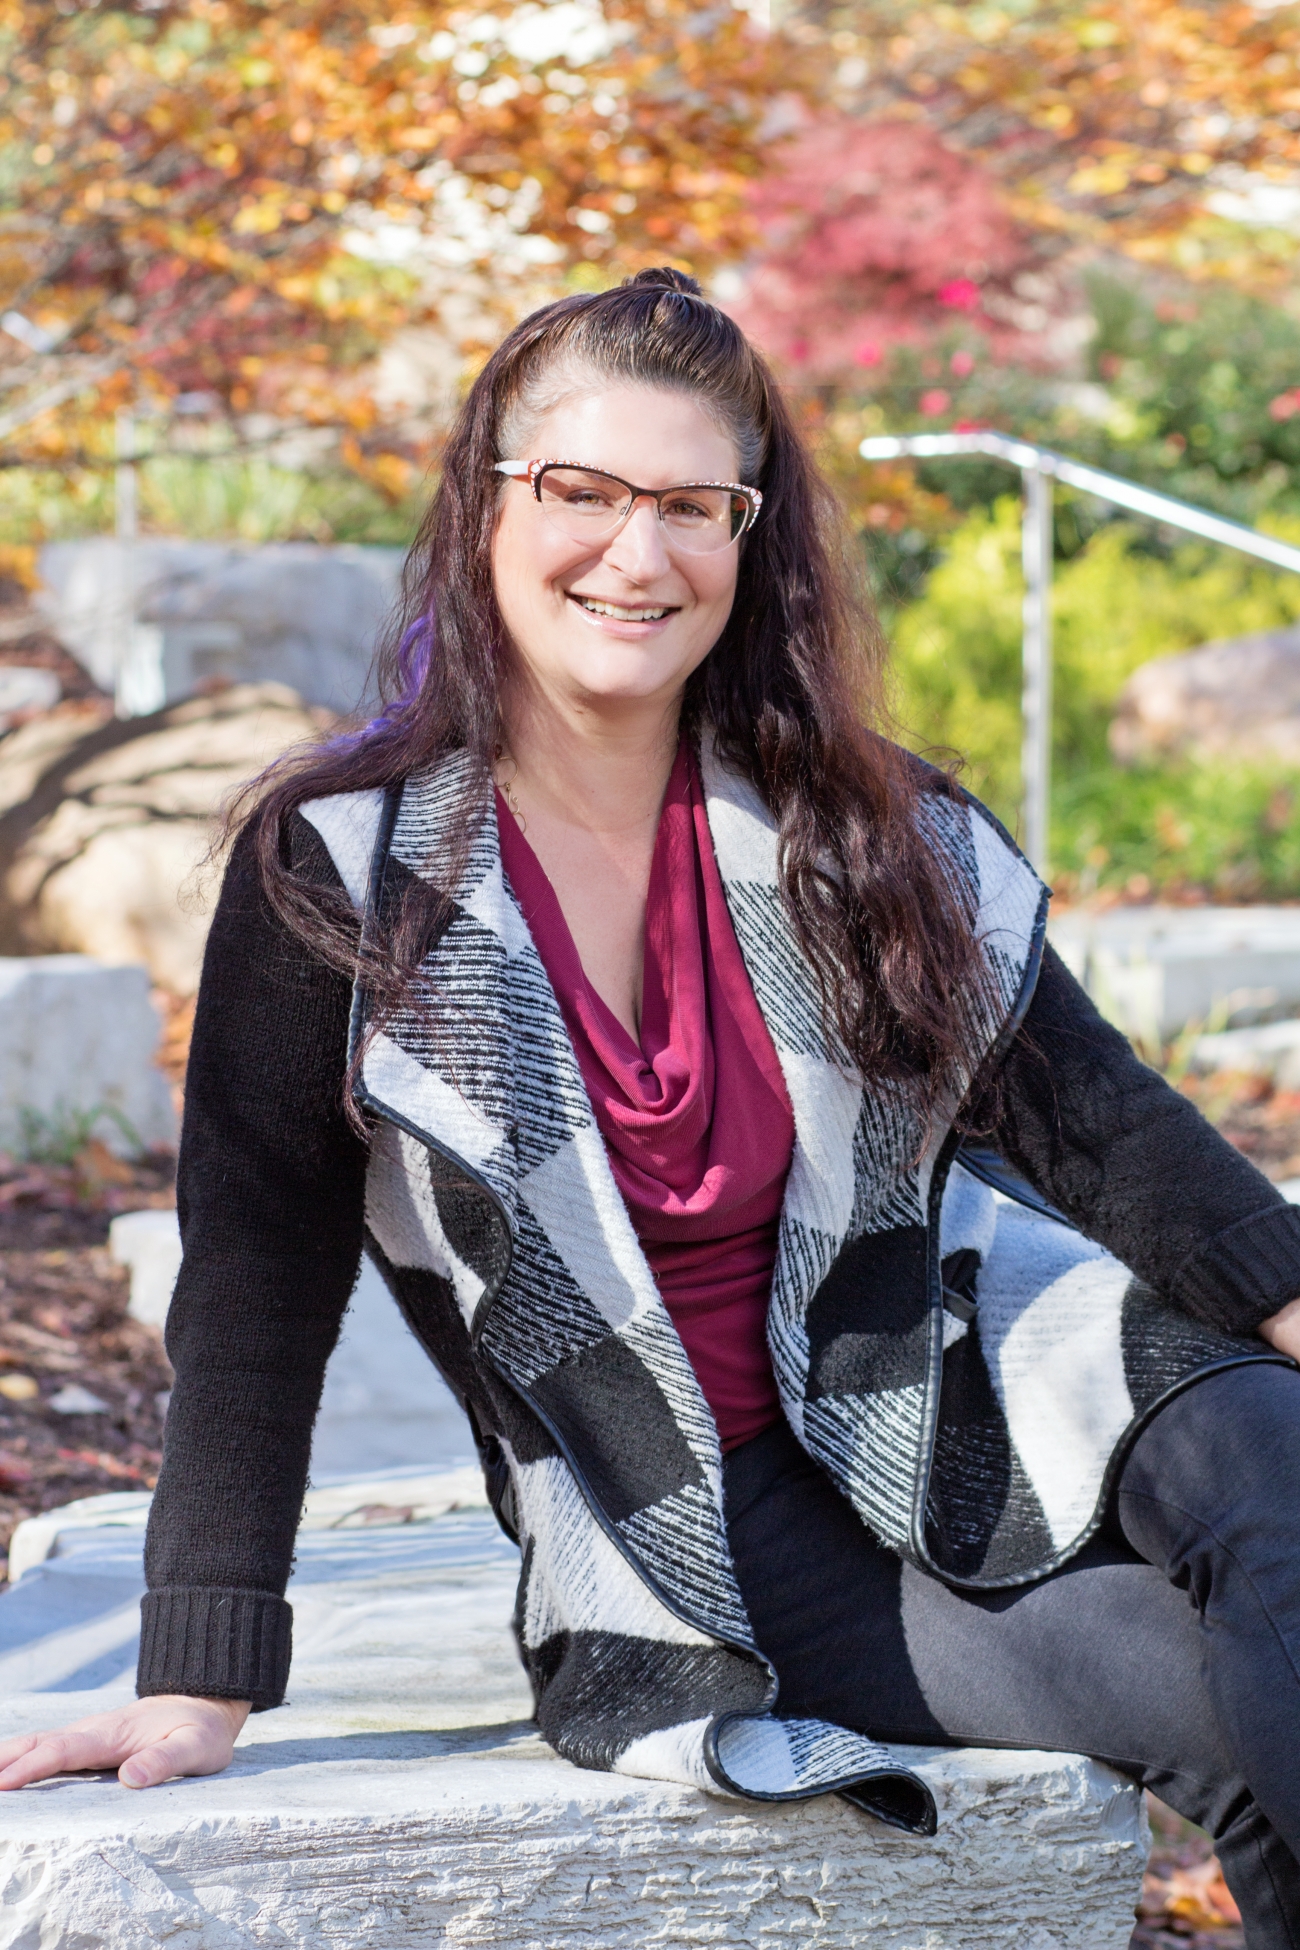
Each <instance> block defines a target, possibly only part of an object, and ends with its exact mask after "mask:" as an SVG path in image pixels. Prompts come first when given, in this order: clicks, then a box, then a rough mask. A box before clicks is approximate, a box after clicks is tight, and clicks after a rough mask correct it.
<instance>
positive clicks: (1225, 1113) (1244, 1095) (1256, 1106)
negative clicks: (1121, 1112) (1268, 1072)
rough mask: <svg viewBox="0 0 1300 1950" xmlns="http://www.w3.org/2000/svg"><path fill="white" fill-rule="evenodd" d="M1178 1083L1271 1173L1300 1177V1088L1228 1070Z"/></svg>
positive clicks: (1227, 1134) (1279, 1176)
mask: <svg viewBox="0 0 1300 1950" xmlns="http://www.w3.org/2000/svg"><path fill="white" fill-rule="evenodd" d="M1179 1088H1180V1089H1181V1090H1182V1091H1183V1092H1184V1094H1185V1095H1186V1096H1189V1097H1191V1098H1192V1100H1193V1102H1194V1103H1196V1104H1197V1105H1198V1106H1199V1108H1200V1109H1201V1110H1202V1111H1203V1112H1204V1113H1205V1115H1206V1116H1207V1117H1208V1118H1209V1119H1210V1121H1211V1123H1213V1124H1217V1125H1218V1127H1219V1129H1220V1130H1221V1131H1222V1132H1223V1134H1224V1136H1225V1137H1227V1138H1231V1140H1232V1142H1233V1143H1234V1144H1235V1145H1236V1147H1237V1149H1238V1150H1239V1151H1244V1152H1245V1154H1246V1156H1247V1157H1248V1158H1249V1159H1250V1160H1251V1162H1252V1164H1256V1165H1258V1166H1259V1168H1260V1170H1261V1171H1262V1172H1266V1173H1267V1174H1268V1176H1269V1177H1270V1178H1273V1179H1282V1178H1300V1090H1274V1088H1273V1086H1272V1084H1271V1083H1269V1082H1268V1081H1267V1080H1266V1079H1265V1078H1263V1077H1247V1076H1240V1075H1235V1074H1232V1073H1225V1072H1221V1073H1220V1074H1219V1075H1217V1076H1209V1077H1185V1078H1184V1079H1183V1081H1182V1083H1181V1084H1180V1086H1179Z"/></svg>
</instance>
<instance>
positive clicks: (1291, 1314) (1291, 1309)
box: [1259, 1298, 1300, 1361]
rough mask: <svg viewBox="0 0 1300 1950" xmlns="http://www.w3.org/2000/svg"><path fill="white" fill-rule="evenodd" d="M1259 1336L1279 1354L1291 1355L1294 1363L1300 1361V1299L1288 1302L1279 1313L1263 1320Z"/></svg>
mask: <svg viewBox="0 0 1300 1950" xmlns="http://www.w3.org/2000/svg"><path fill="white" fill-rule="evenodd" d="M1259 1334H1260V1337H1261V1338H1262V1339H1263V1340H1266V1341H1267V1342H1268V1344H1269V1346H1270V1347H1275V1348H1276V1349H1277V1351H1278V1353H1279V1354H1289V1355H1290V1356H1291V1359H1292V1360H1293V1361H1300V1298H1298V1299H1295V1300H1290V1301H1288V1302H1287V1304H1286V1306H1285V1307H1280V1308H1279V1309H1278V1311H1277V1313H1275V1314H1270V1315H1269V1317H1268V1319H1267V1320H1262V1321H1261V1322H1260V1324H1259Z"/></svg>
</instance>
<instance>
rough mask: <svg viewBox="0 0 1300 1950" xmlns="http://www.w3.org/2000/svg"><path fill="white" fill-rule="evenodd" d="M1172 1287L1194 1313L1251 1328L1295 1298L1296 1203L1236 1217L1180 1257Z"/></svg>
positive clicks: (1299, 1236)
mask: <svg viewBox="0 0 1300 1950" xmlns="http://www.w3.org/2000/svg"><path fill="white" fill-rule="evenodd" d="M1174 1290H1175V1292H1176V1293H1177V1295H1178V1297H1179V1298H1180V1299H1181V1300H1182V1301H1183V1303H1184V1304H1185V1305H1186V1306H1187V1307H1188V1308H1189V1309H1190V1311H1191V1312H1192V1313H1194V1314H1196V1315H1197V1317H1198V1318H1199V1319H1201V1320H1204V1321H1208V1322H1209V1323H1210V1324H1211V1325H1212V1326H1214V1327H1221V1328H1223V1329H1224V1330H1225V1331H1226V1332H1227V1333H1229V1334H1253V1333H1254V1332H1255V1330H1256V1329H1257V1328H1258V1326H1259V1324H1260V1322H1261V1321H1262V1320H1267V1319H1268V1318H1269V1315H1270V1314H1275V1313H1277V1312H1278V1310H1279V1309H1280V1308H1282V1307H1285V1306H1286V1304H1287V1302H1288V1301H1289V1300H1296V1299H1300V1206H1295V1205H1271V1206H1266V1207H1265V1208H1264V1210H1263V1211H1262V1212H1253V1213H1252V1214H1251V1216H1250V1217H1249V1218H1248V1219H1239V1220H1238V1221H1237V1223H1236V1225H1231V1226H1229V1227H1228V1228H1227V1230H1226V1231H1225V1232H1221V1233H1219V1235H1218V1237H1217V1238H1215V1239H1212V1240H1211V1241H1210V1243H1209V1244H1208V1245H1207V1246H1203V1247H1202V1248H1201V1250H1200V1251H1199V1252H1196V1253H1193V1254H1192V1256H1191V1257H1190V1258H1189V1259H1187V1260H1185V1261H1184V1262H1183V1265H1182V1266H1181V1267H1180V1268H1179V1272H1178V1278H1177V1280H1176V1281H1175V1283H1174Z"/></svg>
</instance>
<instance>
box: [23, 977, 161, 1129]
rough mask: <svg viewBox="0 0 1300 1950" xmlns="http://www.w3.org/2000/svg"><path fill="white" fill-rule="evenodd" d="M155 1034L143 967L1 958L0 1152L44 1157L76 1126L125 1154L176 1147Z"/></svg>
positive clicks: (157, 1033) (157, 1023) (156, 1026)
mask: <svg viewBox="0 0 1300 1950" xmlns="http://www.w3.org/2000/svg"><path fill="white" fill-rule="evenodd" d="M161 1033H162V1024H161V1022H160V1021H159V1018H158V1014H157V1011H156V1010H155V1008H154V1006H153V1004H152V1002H151V1001H150V1000H149V977H148V974H147V972H146V971H145V970H144V969H143V968H127V967H123V968H105V967H104V966H103V965H102V964H101V963H99V962H97V961H92V960H91V959H90V957H89V956H87V955H27V956H11V957H4V958H0V1148H3V1149H5V1150H9V1151H14V1150H16V1151H18V1152H19V1153H20V1154H21V1153H24V1152H27V1151H33V1150H35V1151H40V1150H41V1149H43V1148H48V1147H50V1146H52V1145H54V1144H57V1143H58V1142H59V1141H60V1139H63V1140H67V1139H70V1138H72V1137H73V1136H74V1134H75V1132H76V1131H77V1130H78V1128H79V1127H80V1128H85V1129H86V1130H87V1131H88V1132H89V1131H93V1134H94V1135H95V1136H96V1137H100V1138H102V1139H103V1140H104V1142H105V1143H106V1144H107V1145H108V1146H109V1147H110V1149H112V1150H114V1151H117V1152H118V1153H120V1154H121V1155H122V1156H129V1155H131V1154H133V1153H134V1152H135V1151H136V1150H138V1149H139V1147H140V1146H146V1147H147V1146H150V1145H161V1144H171V1143H173V1142H174V1140H175V1135H176V1118H175V1113H174V1111H173V1109H172V1100H171V1092H170V1090H169V1089H168V1087H167V1081H166V1079H165V1077H164V1076H163V1074H162V1072H161V1071H160V1070H159V1069H157V1068H156V1067H155V1064H154V1061H153V1058H154V1052H155V1051H156V1049H157V1047H158V1039H159V1037H160V1035H161Z"/></svg>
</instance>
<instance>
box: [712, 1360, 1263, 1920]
mask: <svg viewBox="0 0 1300 1950" xmlns="http://www.w3.org/2000/svg"><path fill="white" fill-rule="evenodd" d="M724 1484H725V1496H726V1510H727V1523H728V1531H729V1535H730V1538H731V1544H732V1548H733V1550H734V1552H735V1558H736V1567H737V1571H738V1573H739V1577H740V1585H741V1590H742V1591H743V1593H744V1597H745V1602H746V1604H747V1605H748V1607H749V1614H750V1617H751V1619H752V1620H753V1624H754V1630H755V1633H756V1635H757V1639H758V1643H759V1644H760V1645H761V1646H762V1647H763V1650H764V1651H765V1652H766V1653H767V1655H768V1657H769V1658H770V1659H771V1660H772V1662H773V1664H774V1665H775V1667H776V1669H777V1673H778V1675H779V1677H780V1681H781V1696H780V1702H779V1708H778V1710H779V1711H783V1712H786V1713H789V1714H791V1715H799V1714H813V1715H816V1716H819V1717H821V1718H825V1719H829V1720H835V1721H838V1722H839V1723H840V1724H841V1725H844V1726H850V1727H855V1728H857V1729H858V1730H860V1731H861V1732H864V1733H870V1734H874V1735H875V1736H876V1737H877V1738H879V1739H882V1740H897V1741H905V1742H920V1743H923V1744H927V1745H936V1746H937V1745H949V1746H951V1745H970V1746H1000V1747H1046V1748H1055V1749H1058V1750H1065V1751H1071V1752H1078V1753H1085V1754H1091V1755H1093V1756H1095V1757H1096V1758H1097V1759H1099V1760H1106V1761H1109V1762H1110V1763H1111V1764H1112V1765H1113V1766H1115V1767H1117V1768H1119V1769H1120V1770H1121V1771H1122V1772H1123V1773H1125V1774H1128V1775H1131V1776H1132V1777H1133V1778H1134V1779H1135V1780H1137V1781H1140V1782H1141V1783H1142V1784H1143V1785H1144V1786H1146V1787H1149V1788H1151V1789H1152V1790H1153V1792H1154V1793H1156V1794H1157V1795H1158V1796H1159V1797H1160V1799H1161V1800H1162V1801H1164V1802H1167V1803H1168V1805H1169V1806H1170V1807H1171V1808H1175V1809H1177V1810H1178V1812H1179V1813H1180V1814H1183V1815H1186V1816H1187V1817H1188V1818H1189V1819H1190V1820H1192V1821H1195V1822H1199V1823H1200V1824H1201V1825H1202V1826H1203V1827H1205V1828H1207V1829H1208V1830H1209V1832H1210V1834H1211V1835H1213V1837H1214V1839H1215V1842H1216V1845H1217V1847H1218V1851H1219V1859H1220V1861H1221V1863H1222V1865H1223V1872H1224V1875H1225V1877H1226V1879H1227V1883H1228V1887H1229V1888H1230V1889H1231V1890H1232V1893H1233V1895H1234V1896H1235V1897H1236V1899H1237V1902H1238V1904H1239V1905H1240V1908H1241V1913H1242V1916H1243V1918H1244V1920H1245V1927H1246V1941H1247V1944H1248V1946H1249V1950H1300V1863H1298V1862H1297V1857H1300V1373H1297V1372H1296V1371H1295V1370H1294V1369H1291V1368H1283V1367H1277V1366H1252V1367H1242V1368H1233V1369H1228V1370H1226V1371H1224V1372H1222V1373H1220V1374H1216V1375H1211V1376H1208V1377H1206V1379H1205V1380H1203V1381H1200V1382H1197V1383H1196V1384H1195V1385H1194V1386H1193V1387H1191V1388H1189V1389H1188V1390H1187V1391H1186V1392H1185V1393H1184V1394H1182V1395H1180V1396H1178V1397H1177V1398H1176V1399H1175V1400H1174V1401H1172V1402H1171V1403H1169V1404H1168V1405H1167V1406H1166V1407H1165V1408H1163V1409H1162V1410H1161V1411H1160V1413H1159V1414H1158V1415H1157V1416H1156V1417H1155V1418H1154V1419H1153V1421H1152V1422H1151V1423H1150V1425H1149V1426H1148V1427H1147V1429H1146V1430H1145V1431H1144V1433H1143V1434H1142V1435H1141V1436H1140V1437H1139V1439H1138V1441H1137V1443H1136V1445H1135V1447H1134V1449H1133V1453H1132V1455H1131V1456H1130V1458H1129V1460H1128V1462H1127V1464H1126V1466H1125V1468H1124V1471H1123V1475H1122V1477H1121V1480H1120V1484H1119V1488H1118V1492H1117V1495H1116V1499H1115V1507H1114V1509H1113V1512H1112V1514H1111V1517H1110V1520H1109V1523H1108V1528H1107V1533H1106V1534H1105V1535H1104V1536H1102V1537H1100V1538H1097V1539H1095V1540H1094V1541H1093V1543H1091V1544H1090V1545H1089V1546H1088V1547H1087V1548H1086V1549H1085V1550H1083V1551H1082V1552H1080V1554H1079V1556H1078V1557H1076V1558H1074V1559H1073V1560H1072V1562H1071V1563H1069V1564H1068V1565H1066V1566H1065V1568H1064V1569H1063V1570H1060V1571H1058V1572H1056V1573H1055V1574H1054V1575H1053V1576H1051V1577H1049V1578H1046V1579H1044V1580H1043V1581H1042V1583H1040V1584H1035V1585H1030V1586H1028V1587H1025V1588H1022V1589H1020V1590H1016V1591H1004V1592H995V1593H987V1594H983V1595H972V1594H970V1593H963V1592H956V1591H951V1590H949V1589H948V1587H947V1586H946V1585H943V1584H941V1583H939V1582H938V1580H937V1579H934V1578H930V1577H926V1576H925V1575H924V1574H923V1573H921V1572H919V1571H916V1570H914V1569H913V1568H912V1567H911V1566H910V1565H903V1564H900V1562H899V1560H898V1559H897V1558H896V1557H894V1556H893V1555H892V1554H891V1553H890V1552H889V1551H887V1550H885V1549H883V1548H882V1546H880V1545H879V1544H877V1543H876V1542H875V1541H874V1539H873V1538H872V1537H871V1536H870V1535H869V1533H868V1532H867V1531H866V1530H865V1529H864V1528H863V1526H862V1525H861V1523H860V1522H859V1521H858V1519H857V1517H856V1516H855V1515H854V1513H853V1511H852V1510H851V1509H850V1507H849V1505H848V1504H847V1503H846V1502H845V1501H844V1499H843V1498H842V1497H841V1496H840V1495H839V1493H838V1491H836V1490H835V1489H833V1488H832V1487H831V1485H830V1483H829V1482H828V1480H827V1479H826V1477H825V1476H824V1475H823V1474H822V1472H821V1471H820V1470H819V1469H818V1468H817V1466H816V1465H815V1464H814V1463H812V1462H811V1461H810V1460H809V1459H808V1457H807V1456H806V1455H805V1454H804V1452H803V1450H802V1449H800V1447H799V1445H798V1444H797V1443H796V1442H795V1440H794V1437H793V1436H792V1435H791V1434H790V1433H789V1431H788V1430H787V1429H785V1428H784V1427H780V1428H776V1429H771V1430H769V1431H768V1432H767V1433H766V1434H764V1435H761V1436H758V1437H756V1438H755V1440H754V1441H752V1442H748V1443H746V1444H745V1445H744V1446H743V1447H742V1448H740V1449H736V1450H733V1451H732V1453H731V1454H730V1455H729V1456H728V1457H727V1459H726V1464H725V1469H724Z"/></svg>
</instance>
